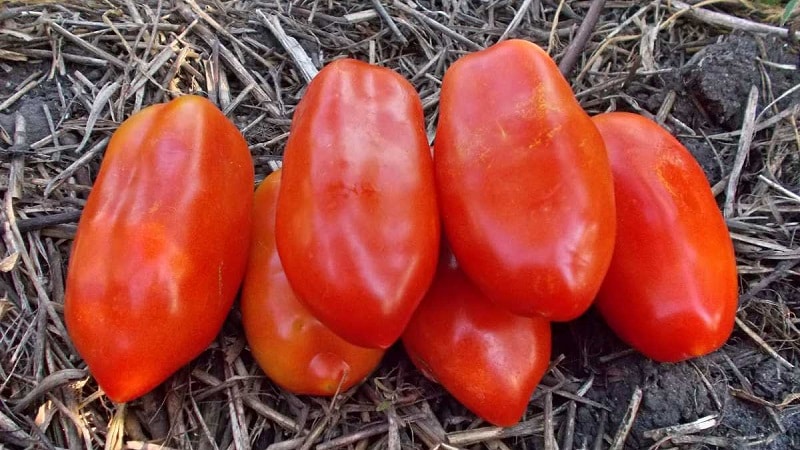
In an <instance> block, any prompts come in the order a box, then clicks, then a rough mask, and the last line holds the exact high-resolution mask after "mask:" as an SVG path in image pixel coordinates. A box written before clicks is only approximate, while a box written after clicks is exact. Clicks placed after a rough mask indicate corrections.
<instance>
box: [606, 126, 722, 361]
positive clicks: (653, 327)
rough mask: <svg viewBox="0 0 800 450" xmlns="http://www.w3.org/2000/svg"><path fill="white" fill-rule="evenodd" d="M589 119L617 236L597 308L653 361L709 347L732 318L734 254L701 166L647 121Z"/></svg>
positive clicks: (697, 353) (719, 342) (718, 343)
mask: <svg viewBox="0 0 800 450" xmlns="http://www.w3.org/2000/svg"><path fill="white" fill-rule="evenodd" d="M593 121H594V123H595V124H596V125H597V127H598V129H599V130H600V133H601V134H602V135H603V138H604V139H605V142H606V147H607V149H608V154H609V157H610V159H611V167H612V170H613V173H614V187H615V190H616V199H617V230H618V232H617V242H616V247H615V249H614V256H613V258H612V260H611V266H610V268H609V270H608V274H607V275H606V280H605V281H604V283H603V286H602V288H601V289H600V293H599V295H598V297H597V301H596V304H597V309H598V310H599V311H600V313H601V314H602V316H603V317H604V318H605V320H606V322H608V324H609V326H610V327H611V329H612V330H614V332H616V334H617V335H618V336H619V337H620V338H621V339H622V340H623V341H625V342H627V343H628V344H630V345H631V346H632V347H633V348H635V349H637V350H638V351H640V352H641V353H643V354H644V355H646V356H647V357H649V358H651V359H654V360H656V361H661V362H677V361H682V360H685V359H689V358H693V357H696V356H701V355H704V354H707V353H710V352H712V351H714V350H716V349H718V348H719V347H721V346H722V344H724V343H725V341H726V340H727V339H728V337H729V336H730V334H731V332H732V330H733V323H734V318H735V315H736V307H737V299H738V287H737V274H736V258H735V255H734V251H733V244H732V242H731V239H730V235H729V234H728V229H727V226H726V225H725V221H724V219H723V218H722V214H720V211H719V207H718V206H717V203H716V201H715V200H714V195H713V194H712V192H711V189H710V188H709V184H708V181H707V179H706V177H705V174H704V173H703V170H702V169H701V168H700V165H699V164H698V163H697V161H696V160H695V159H694V158H693V157H692V155H691V154H690V153H689V152H688V150H686V148H685V147H683V145H681V143H680V142H678V140H677V139H675V138H674V137H673V136H672V135H671V134H670V133H669V132H667V131H666V130H664V129H663V128H661V127H660V126H659V125H657V124H656V123H655V122H653V121H651V120H649V119H646V118H644V117H641V116H639V115H636V114H630V113H619V112H615V113H605V114H600V115H598V116H595V117H594V118H593Z"/></svg>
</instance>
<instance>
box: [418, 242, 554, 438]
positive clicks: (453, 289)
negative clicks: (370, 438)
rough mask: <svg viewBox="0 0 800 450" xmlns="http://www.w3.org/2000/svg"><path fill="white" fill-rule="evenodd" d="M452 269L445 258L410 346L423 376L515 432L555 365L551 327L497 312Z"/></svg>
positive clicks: (544, 322) (421, 309) (540, 320)
mask: <svg viewBox="0 0 800 450" xmlns="http://www.w3.org/2000/svg"><path fill="white" fill-rule="evenodd" d="M449 261H451V258H448V257H443V258H442V262H441V263H440V264H439V270H438V272H437V273H436V277H435V278H434V281H433V285H431V289H430V291H428V294H427V295H426V296H425V299H424V300H423V301H422V304H420V305H419V308H418V309H417V312H416V313H415V314H414V317H413V318H412V319H411V322H410V323H409V324H408V328H407V329H406V331H405V333H403V345H404V346H405V348H406V351H407V352H408V354H409V356H410V358H411V360H412V361H413V362H414V364H415V365H416V366H417V367H418V368H419V369H420V370H421V371H422V372H423V373H425V374H426V375H427V376H428V377H430V378H431V379H433V380H434V381H438V382H439V383H441V384H442V386H443V387H444V388H445V389H447V391H448V392H450V393H451V394H452V395H453V396H454V397H455V398H456V399H457V400H458V401H460V402H461V403H462V404H463V405H464V406H466V407H467V408H469V409H470V410H471V411H472V412H474V413H475V414H477V415H478V416H480V417H481V418H483V419H484V420H486V421H487V422H490V423H492V424H494V425H499V426H510V425H513V424H515V423H517V422H519V420H520V418H521V417H522V415H523V414H524V412H525V409H526V407H527V405H528V402H529V401H530V398H531V394H532V393H533V391H534V389H536V386H537V385H538V384H539V381H540V380H541V379H542V376H543V375H544V373H545V371H547V366H548V365H549V364H550V345H551V344H550V323H549V322H548V321H547V320H545V319H543V318H541V317H522V316H517V315H515V314H512V313H510V312H508V311H506V310H505V309H503V308H498V307H496V306H495V305H494V304H492V303H491V302H490V301H489V300H487V299H486V297H485V296H484V295H483V293H481V292H480V291H479V290H478V288H477V287H475V285H474V284H473V283H472V282H471V281H470V280H469V279H468V278H467V277H466V275H464V273H463V272H462V271H461V270H460V269H458V268H457V267H455V266H453V265H450V264H448V262H449Z"/></svg>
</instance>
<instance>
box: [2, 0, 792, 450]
mask: <svg viewBox="0 0 800 450" xmlns="http://www.w3.org/2000/svg"><path fill="white" fill-rule="evenodd" d="M374 4H375V3H371V2H350V1H340V0H331V1H307V2H294V3H292V4H291V5H290V4H286V3H284V2H268V1H246V0H243V1H219V0H218V1H212V0H208V1H203V0H194V1H193V0H187V1H186V2H178V3H173V2H169V1H163V2H156V1H148V2H133V1H122V0H109V1H103V2H100V1H94V0H87V1H83V2H66V3H65V2H49V1H35V2H33V1H32V2H11V3H9V2H3V3H2V6H0V126H1V127H2V129H0V161H2V169H1V170H0V174H2V175H0V184H1V185H2V190H3V196H4V206H3V214H4V229H3V242H2V244H0V245H2V246H3V253H2V255H3V256H5V257H6V259H4V260H3V261H2V263H0V269H1V270H2V273H1V274H0V295H2V297H0V399H1V400H2V401H1V402H0V443H4V444H6V445H8V446H10V447H12V448H17V447H19V448H25V447H28V448H54V447H69V448H84V447H103V446H106V447H108V448H118V447H121V446H124V447H127V448H159V447H158V446H160V445H163V446H164V447H166V448H203V449H215V448H221V449H227V448H236V449H243V448H250V447H253V448H265V447H267V446H270V445H273V447H272V448H284V449H289V448H300V447H303V448H310V447H313V446H316V448H335V447H338V446H350V447H354V448H359V449H361V448H383V447H388V448H392V449H396V448H416V447H423V448H426V447H434V446H436V445H441V446H442V448H450V447H448V446H451V447H469V448H481V447H488V448H500V449H503V448H548V449H551V448H561V449H564V448H592V449H600V448H676V447H677V448H717V447H720V448H744V447H752V448H766V449H776V450H777V449H792V448H800V370H798V368H797V367H798V365H800V330H798V325H799V323H798V322H799V321H798V316H797V315H798V311H800V287H798V286H800V284H798V283H799V282H800V279H799V278H798V272H797V268H796V266H797V264H798V262H800V247H798V243H797V238H796V232H797V230H798V229H800V225H798V221H799V220H800V214H798V213H800V195H798V194H800V151H798V143H800V134H799V133H798V128H797V126H796V119H797V116H798V103H800V102H798V99H800V88H799V87H798V86H800V71H798V69H797V65H798V44H797V41H796V40H789V39H786V33H785V32H784V34H783V36H780V35H775V34H771V35H762V34H753V33H748V32H742V31H736V32H734V33H731V31H732V29H742V28H746V27H751V26H754V25H758V24H773V25H774V24H775V23H776V22H777V20H778V17H779V16H780V14H781V12H782V9H781V8H779V7H773V6H767V5H764V4H760V3H755V4H751V3H749V2H748V3H745V2H744V1H742V2H726V3H717V4H713V5H707V6H706V7H705V8H706V9H703V10H702V11H701V12H709V11H711V12H716V13H718V14H719V16H718V17H720V18H721V20H722V22H723V25H722V26H717V25H711V24H710V21H711V20H712V19H710V18H708V16H707V15H703V14H695V13H686V12H685V11H684V12H680V4H679V3H677V2H676V3H669V2H649V1H647V2H645V1H642V2H614V1H609V2H607V3H606V5H605V7H604V9H603V10H602V11H601V14H600V17H599V21H598V22H597V24H596V25H595V26H594V27H593V28H592V30H593V31H592V33H591V35H590V36H589V40H588V42H585V43H584V44H581V45H578V46H577V51H578V53H574V51H572V50H569V49H568V45H569V44H570V43H571V42H573V41H575V36H576V34H577V30H578V26H579V25H580V24H581V23H584V22H586V20H585V19H586V16H587V14H588V6H589V3H588V2H567V3H565V4H561V5H560V4H559V3H558V2H551V1H546V0H541V1H540V0H533V1H525V2H517V1H503V0H499V1H489V2H478V1H474V2H471V1H460V2H459V1H445V2H419V3H415V2H408V3H391V2H389V3H387V2H383V3H382V4H383V9H385V11H386V14H388V17H389V20H390V21H391V22H389V21H388V20H387V19H386V18H381V17H380V16H379V15H378V14H377V13H376V10H375V9H374V6H373V5H374ZM273 17H274V18H275V19H272V18H273ZM737 20H738V21H737ZM270 21H272V22H271V23H273V25H272V27H268V26H267V23H268V22H270ZM275 23H277V24H278V25H279V26H280V28H281V29H283V30H284V31H285V32H286V34H288V36H290V37H294V38H296V39H298V41H299V44H300V45H301V46H302V49H303V50H302V53H305V54H306V55H308V56H309V57H310V59H311V61H312V63H313V65H314V66H315V67H316V68H319V67H321V66H322V65H323V64H324V63H326V62H327V61H330V60H331V59H333V58H335V57H338V56H341V55H349V56H353V57H356V58H360V59H363V60H367V61H372V62H375V63H378V64H382V65H385V66H388V67H392V68H394V69H396V70H397V71H399V72H400V73H401V74H403V75H404V76H406V77H407V78H409V79H411V80H412V81H413V83H414V84H415V87H416V88H417V89H418V91H419V92H420V95H421V97H422V100H423V104H424V105H425V108H426V115H427V117H428V120H429V131H430V135H431V137H433V130H434V129H435V121H436V111H437V101H438V86H439V83H440V80H441V77H442V75H443V73H444V70H445V69H446V68H447V66H448V65H449V64H450V63H451V62H452V61H454V60H455V59H457V58H458V57H459V56H460V55H462V54H464V53H465V52H468V51H473V50H475V49H478V48H481V47H485V46H488V45H491V44H492V43H494V42H497V41H498V40H499V39H500V38H501V37H506V36H507V37H522V38H525V39H529V40H532V41H534V42H536V43H538V44H540V45H541V46H542V47H544V48H549V51H550V54H551V55H553V57H554V58H555V60H556V61H557V62H561V61H563V59H564V58H565V55H570V53H572V54H573V55H577V57H578V58H577V62H576V63H575V65H574V67H573V68H572V70H571V71H570V72H569V79H570V81H571V83H572V85H573V89H574V91H575V92H576V94H577V96H578V98H579V100H580V101H581V102H582V104H583V105H584V107H585V108H586V109H587V110H588V111H590V112H591V113H597V112H601V111H606V110H611V109H617V110H628V111H635V112H639V113H641V114H644V115H647V116H649V117H655V118H656V119H657V120H659V121H661V122H663V123H664V124H665V126H666V127H667V128H668V129H669V130H670V131H671V132H673V133H674V134H675V135H677V136H678V137H679V139H681V141H682V142H683V143H684V144H685V145H686V146H687V147H688V148H689V149H690V150H691V151H692V152H693V154H694V155H695V156H696V158H697V159H698V161H699V162H700V163H701V165H702V167H703V168H704V170H705V171H706V174H707V175H708V178H709V181H710V184H711V185H712V186H713V189H714V192H715V194H716V195H717V199H718V201H719V204H720V207H721V208H724V207H727V208H728V218H727V220H728V225H729V228H730V230H731V233H732V237H733V239H734V244H735V248H736V252H737V259H738V265H739V273H740V292H741V294H742V295H741V298H740V307H739V311H738V313H737V317H738V319H739V321H738V322H737V326H736V329H735V330H734V334H733V336H732V337H731V338H730V340H729V341H728V343H727V344H726V345H725V346H724V348H723V349H721V350H720V351H718V352H715V353H714V354H712V355H709V356H707V357H704V358H699V359H696V360H693V361H690V362H686V363H680V364H658V363H654V362H652V361H650V360H648V359H646V358H644V357H642V356H639V355H638V354H636V353H634V352H632V351H630V350H628V349H627V347H626V346H625V345H624V344H623V343H621V342H620V341H618V340H617V339H616V338H615V337H614V336H613V335H612V334H611V332H610V331H609V330H608V329H607V328H606V326H605V325H604V324H603V323H602V321H601V320H600V319H599V318H598V317H597V316H596V315H595V313H594V312H591V311H590V312H589V313H588V314H587V315H586V316H584V317H582V318H580V319H579V320H577V321H576V322H574V323H570V324H562V325H557V326H556V327H555V338H554V352H553V363H552V367H551V370H550V371H549V372H548V374H547V375H546V377H545V379H544V380H543V382H542V384H541V386H540V387H539V389H538V390H537V391H536V393H535V394H534V396H533V398H532V400H531V404H530V408H529V411H528V413H527V415H526V417H525V421H524V422H523V423H521V424H520V425H519V426H517V427H514V428H510V429H506V430H502V429H496V428H493V427H489V426H487V425H486V424H485V423H482V422H480V421H479V420H478V419H476V418H475V416H473V415H472V414H470V413H469V412H468V411H466V410H465V409H464V408H463V407H461V406H460V405H458V403H456V402H455V401H454V400H453V399H452V398H451V397H450V396H449V395H448V394H446V393H445V392H444V391H443V390H442V389H441V388H439V387H437V386H435V385H433V384H432V383H430V382H428V381H426V380H425V379H424V378H423V377H422V376H421V375H420V374H419V373H418V372H417V371H416V370H415V369H414V368H413V366H412V365H411V364H410V363H409V361H408V359H407V358H406V356H405V355H404V354H403V352H402V350H401V349H399V348H395V349H392V351H390V353H389V354H388V355H387V357H386V359H385V361H384V362H383V364H382V365H381V367H380V368H379V370H378V371H377V372H376V373H375V374H374V375H373V376H372V377H371V378H370V379H368V380H367V381H366V382H365V383H364V384H363V385H361V386H360V387H359V388H357V389H355V390H353V391H351V392H347V393H344V394H343V395H341V396H339V397H338V398H337V399H335V400H330V399H318V398H309V397H297V396H294V395H291V394H289V393H287V392H284V391H282V390H281V389H279V388H277V387H276V386H274V385H273V384H271V382H270V381H268V380H267V379H266V378H265V377H264V376H263V374H262V372H261V371H260V370H259V369H258V367H257V366H256V364H255V363H254V361H253V359H252V357H251V356H250V354H249V350H248V349H247V348H246V345H245V342H244V339H243V336H242V334H241V331H240V329H241V327H240V326H239V323H240V319H239V315H238V310H237V309H234V311H233V312H232V313H231V315H230V317H229V320H228V321H227V322H226V325H225V328H224V330H223V332H222V333H221V334H220V336H219V337H218V339H217V340H216V341H215V342H214V344H213V345H212V346H211V348H210V349H209V350H208V351H206V352H205V353H204V354H203V355H202V356H201V357H200V358H198V359H197V360H196V361H194V362H193V363H192V364H190V365H189V366H188V367H186V368H184V369H183V370H181V371H179V372H178V373H177V374H176V375H175V376H173V377H172V378H171V379H170V380H168V381H167V382H166V383H164V384H163V385H162V386H161V387H159V388H158V389H157V390H156V391H154V392H153V393H151V394H149V395H147V396H145V397H144V398H142V399H140V400H137V401H135V402H132V403H130V404H128V405H126V406H125V407H121V406H119V405H114V404H113V403H111V402H110V401H108V400H107V399H106V398H105V397H104V396H103V395H101V394H100V393H98V390H97V386H96V384H95V383H94V381H93V380H92V378H91V377H89V376H88V374H87V373H86V371H85V370H84V365H83V363H82V361H81V360H80V358H79V357H77V356H76V355H75V354H74V351H73V350H72V347H71V344H70V343H69V340H68V337H67V335H66V333H65V330H64V327H63V317H62V306H61V305H62V302H63V289H64V276H65V270H66V264H67V261H68V251H69V247H70V244H71V240H72V237H73V236H74V231H75V224H76V219H77V215H78V212H79V211H80V210H81V207H82V205H83V203H84V201H85V198H86V195H87V193H88V192H89V190H90V186H91V184H92V181H93V179H94V176H95V175H96V173H97V168H98V166H99V162H100V161H101V158H102V154H103V150H104V145H103V139H104V138H106V137H107V136H109V135H110V133H111V132H112V131H113V130H114V129H115V128H116V126H117V125H118V124H119V122H121V121H122V120H124V119H125V118H126V117H128V116H129V115H130V114H131V113H133V112H134V111H136V110H138V109H140V108H141V107H142V106H143V105H148V104H151V103H155V102H159V101H163V100H166V99H168V98H171V97H173V96H174V95H176V94H177V93H179V92H182V93H188V92H200V93H202V94H203V95H207V96H209V97H210V98H212V99H214V100H215V101H216V102H217V103H218V104H219V105H221V107H222V108H223V110H225V111H227V112H228V115H229V117H231V118H232V119H233V120H234V121H235V122H236V124H237V125H238V126H239V127H240V128H241V129H242V130H243V133H244V135H245V137H246V138H247V140H248V142H249V144H250V146H251V151H252V154H253V156H254V160H255V163H256V174H257V179H262V178H263V177H264V176H265V175H266V174H267V173H269V172H270V170H271V167H273V166H272V165H273V164H274V162H275V161H277V160H279V159H280V155H281V152H282V147H283V145H284V143H285V141H286V136H287V132H288V127H289V123H290V119H291V115H292V111H293V108H294V106H295V105H296V103H297V101H298V99H299V98H300V97H301V95H302V90H303V87H304V86H305V80H304V79H303V77H302V74H301V72H300V71H299V65H298V63H297V60H296V57H295V55H296V54H297V53H295V55H292V54H290V53H289V52H287V51H286V49H285V48H284V47H283V46H282V45H281V44H280V43H279V40H278V39H276V32H277V33H279V31H278V30H276V27H275V25H274V24H275ZM390 23H391V24H392V25H393V26H395V27H396V31H395V30H393V29H392V27H390V26H389V25H390ZM751 87H755V88H756V89H757V94H758V96H757V101H756V102H755V103H753V104H748V93H749V92H750V90H751ZM21 90H22V91H23V92H24V94H23V95H21V96H19V97H18V96H17V94H16V93H17V92H20V91H21ZM748 112H750V113H753V112H754V113H755V118H754V119H752V116H753V115H752V114H750V116H751V119H749V120H748V119H747V117H748V114H747V113H748ZM748 139H751V140H750V141H749V142H750V143H749V145H740V141H745V144H747V140H748ZM737 155H738V156H740V157H739V158H737ZM731 187H735V188H736V189H735V190H732V189H731ZM143 326H147V325H146V324H143ZM639 395H640V396H641V397H639ZM639 398H640V399H641V401H640V402H639V401H638V400H639ZM637 406H638V407H637ZM666 427H673V428H666ZM551 437H552V439H550V438H551ZM148 445H152V447H148Z"/></svg>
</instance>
